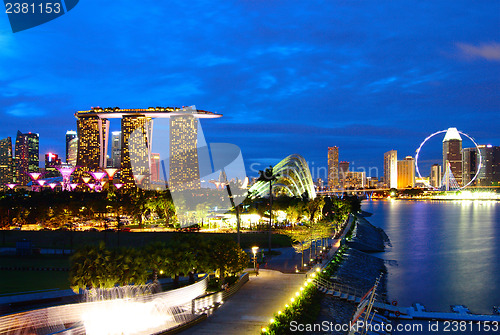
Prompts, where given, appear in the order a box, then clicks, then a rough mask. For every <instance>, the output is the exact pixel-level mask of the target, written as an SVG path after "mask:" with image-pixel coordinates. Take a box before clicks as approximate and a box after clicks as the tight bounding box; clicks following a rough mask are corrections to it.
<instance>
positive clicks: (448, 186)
mask: <svg viewBox="0 0 500 335" xmlns="http://www.w3.org/2000/svg"><path fill="white" fill-rule="evenodd" d="M449 131H452V132H456V133H457V134H460V135H462V136H465V137H467V138H468V139H469V140H470V141H472V143H474V146H475V147H476V151H477V157H478V158H479V160H478V164H477V170H476V173H475V174H474V177H473V178H471V180H470V181H469V182H468V183H467V184H465V185H462V186H460V185H458V183H457V182H456V180H455V177H454V176H453V173H452V172H451V169H450V166H449V163H448V164H447V165H448V166H443V177H442V179H441V181H440V186H439V187H435V186H432V185H431V184H430V183H429V182H426V183H425V184H426V186H427V187H429V188H432V189H434V190H438V189H444V190H446V191H450V190H453V191H459V190H462V189H464V188H466V187H467V186H469V185H471V184H472V183H473V182H474V181H475V180H476V178H477V176H478V175H479V171H480V170H481V164H482V162H481V160H482V158H481V156H482V155H481V150H480V149H479V146H478V144H477V143H476V141H474V139H473V138H472V137H471V136H469V135H467V134H466V133H464V132H462V131H459V130H457V129H456V128H449V129H445V130H440V131H437V132H435V133H433V134H431V135H429V136H427V138H426V139H425V140H423V141H422V143H420V146H419V147H418V149H417V151H416V154H415V170H416V172H417V174H418V177H419V178H420V179H421V180H424V179H423V178H422V175H421V174H420V169H419V166H418V158H419V155H420V152H421V151H422V148H423V146H424V145H425V143H426V142H427V141H428V140H430V139H431V138H433V137H434V136H436V135H439V134H442V133H446V134H447V135H448V132H449ZM447 135H446V136H447ZM446 136H445V139H446ZM458 138H459V137H458Z"/></svg>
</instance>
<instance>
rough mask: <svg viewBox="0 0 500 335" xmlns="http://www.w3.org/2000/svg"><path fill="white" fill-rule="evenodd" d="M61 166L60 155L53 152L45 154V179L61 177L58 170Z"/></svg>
mask: <svg viewBox="0 0 500 335" xmlns="http://www.w3.org/2000/svg"><path fill="white" fill-rule="evenodd" d="M60 166H61V159H60V158H59V155H58V154H54V153H52V152H49V153H46V154H45V174H44V176H43V177H44V178H50V177H59V176H60V173H59V171H57V168H58V167H60Z"/></svg>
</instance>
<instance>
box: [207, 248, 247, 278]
mask: <svg viewBox="0 0 500 335" xmlns="http://www.w3.org/2000/svg"><path fill="white" fill-rule="evenodd" d="M209 253H210V260H211V267H212V268H213V269H215V270H217V272H219V276H220V278H221V282H222V283H224V279H225V277H226V276H227V275H229V274H236V273H238V272H240V271H242V270H243V269H245V268H246V267H247V266H248V262H249V258H248V255H247V254H246V253H245V252H244V251H243V249H241V248H240V247H239V246H238V244H237V243H236V242H234V241H233V240H229V239H220V240H213V241H211V242H210V249H209Z"/></svg>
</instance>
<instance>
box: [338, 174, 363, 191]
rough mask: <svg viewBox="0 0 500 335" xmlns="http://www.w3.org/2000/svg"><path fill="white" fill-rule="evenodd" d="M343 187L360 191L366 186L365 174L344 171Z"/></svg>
mask: <svg viewBox="0 0 500 335" xmlns="http://www.w3.org/2000/svg"><path fill="white" fill-rule="evenodd" d="M343 178H344V180H343V187H344V188H345V189H362V188H365V185H366V173H365V172H364V171H346V172H345V173H343Z"/></svg>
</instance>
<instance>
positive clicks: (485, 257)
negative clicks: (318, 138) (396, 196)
mask: <svg viewBox="0 0 500 335" xmlns="http://www.w3.org/2000/svg"><path fill="white" fill-rule="evenodd" d="M363 210H365V211H368V212H371V213H373V216H371V217H369V218H368V220H369V221H370V222H372V223H373V224H374V225H376V226H379V227H382V228H383V229H384V230H385V232H386V233H387V235H388V236H389V238H390V239H391V243H392V248H388V249H387V251H386V252H385V253H380V254H377V256H379V257H381V258H383V259H387V260H396V261H397V263H398V266H389V265H388V270H389V280H388V294H389V298H390V299H391V300H397V301H398V304H399V305H400V306H410V305H411V304H412V303H415V302H419V303H421V304H423V305H424V306H425V307H426V308H427V310H430V311H443V312H448V311H449V308H450V305H458V304H460V305H466V306H467V307H469V309H470V310H471V311H472V312H473V313H485V314H491V311H492V306H494V305H500V203H499V202H479V201H467V202H463V201H453V202H451V201H371V202H368V201H363Z"/></svg>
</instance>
